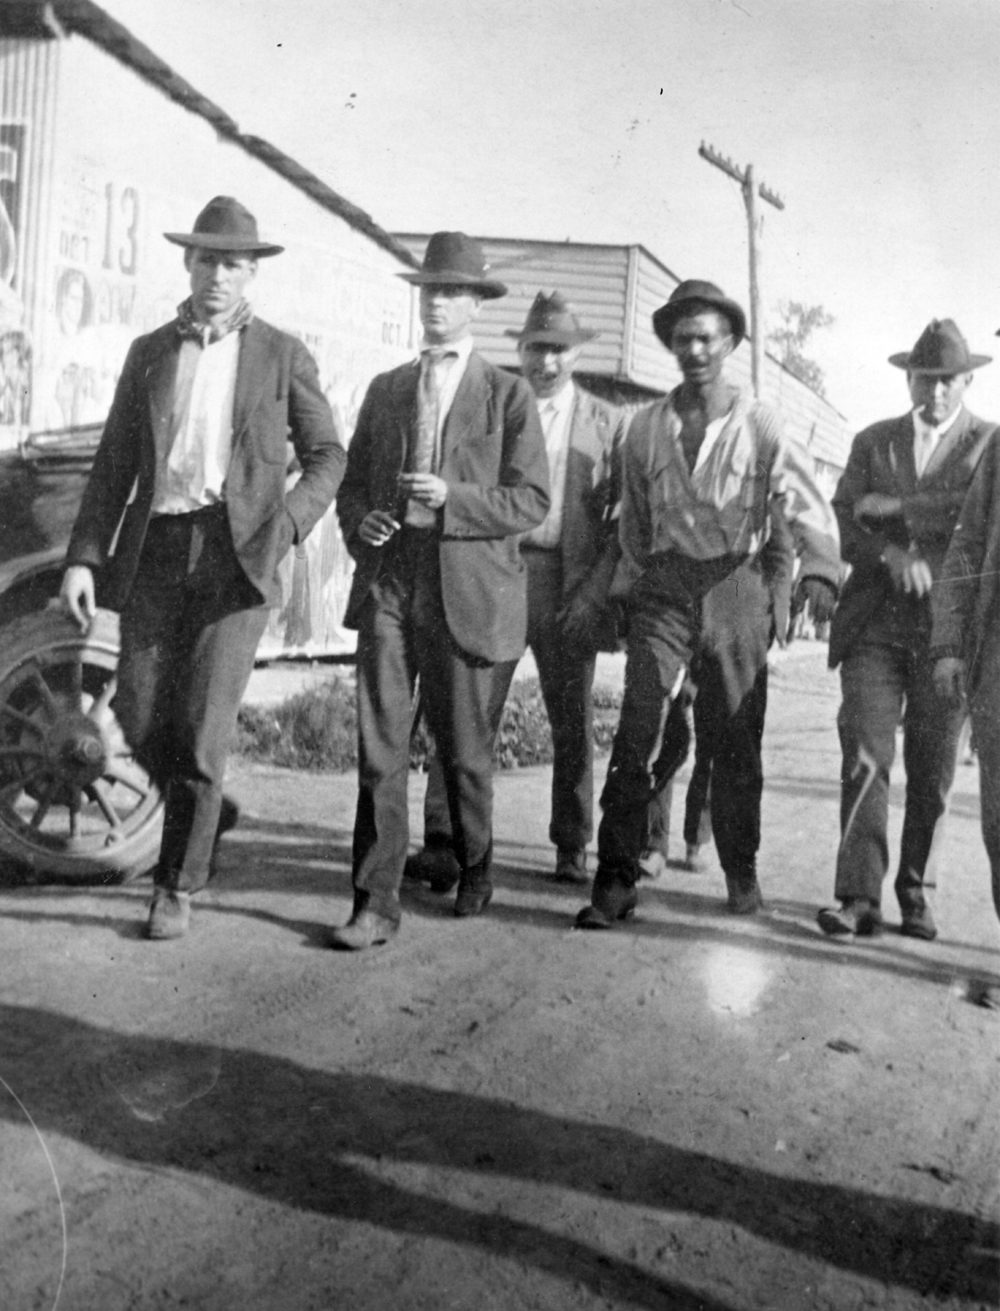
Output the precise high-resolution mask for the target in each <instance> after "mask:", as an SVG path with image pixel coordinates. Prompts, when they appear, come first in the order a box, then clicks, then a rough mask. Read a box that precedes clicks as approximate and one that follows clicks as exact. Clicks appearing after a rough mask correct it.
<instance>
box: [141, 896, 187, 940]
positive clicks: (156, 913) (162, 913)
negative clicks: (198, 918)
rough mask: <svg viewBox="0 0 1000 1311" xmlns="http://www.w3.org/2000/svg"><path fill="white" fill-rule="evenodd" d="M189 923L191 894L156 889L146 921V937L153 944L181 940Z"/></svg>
mask: <svg viewBox="0 0 1000 1311" xmlns="http://www.w3.org/2000/svg"><path fill="white" fill-rule="evenodd" d="M190 923H191V894H190V893H188V892H174V891H172V890H171V889H170V888H156V889H155V890H154V892H153V900H152V902H151V903H150V907H149V919H148V920H147V921H146V937H147V938H151V939H152V940H153V941H154V942H165V941H166V940H167V939H168V938H183V937H184V934H185V933H187V931H188V926H189V925H190Z"/></svg>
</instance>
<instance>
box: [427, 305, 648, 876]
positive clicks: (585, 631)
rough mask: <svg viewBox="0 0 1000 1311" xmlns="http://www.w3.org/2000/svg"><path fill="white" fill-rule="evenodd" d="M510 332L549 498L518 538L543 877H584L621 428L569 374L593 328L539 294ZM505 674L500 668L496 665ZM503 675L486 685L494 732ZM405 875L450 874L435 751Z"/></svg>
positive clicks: (608, 620)
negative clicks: (533, 415)
mask: <svg viewBox="0 0 1000 1311" xmlns="http://www.w3.org/2000/svg"><path fill="white" fill-rule="evenodd" d="M508 336H512V337H516V338H517V341H518V355H519V356H520V360H521V372H522V375H523V376H524V377H525V378H526V379H527V381H528V383H529V384H530V386H531V389H532V391H533V392H534V393H535V400H536V402H537V405H538V409H539V416H540V418H541V421H542V427H543V430H544V433H545V444H546V450H547V455H548V460H549V477H550V483H551V493H552V506H551V508H550V510H549V513H548V515H546V517H545V522H544V523H543V524H541V526H540V527H538V528H535V529H533V530H532V531H531V532H529V533H526V534H525V536H524V537H522V539H521V555H522V558H523V560H524V564H525V567H526V569H527V580H528V631H527V639H528V646H529V647H530V649H531V652H532V654H533V655H534V658H535V664H536V667H537V669H538V678H539V682H540V683H541V689H542V697H543V699H544V701H545V710H546V713H547V714H548V718H549V725H550V727H551V730H552V747H553V766H552V799H551V811H550V820H549V839H550V841H551V842H552V843H553V844H554V846H555V848H556V867H555V875H554V877H555V879H556V880H557V881H558V882H562V883H586V882H588V874H587V851H586V848H587V843H588V842H589V841H590V838H591V836H592V834H593V831H594V819H593V812H594V707H593V697H592V693H593V685H594V670H595V665H596V653H597V651H598V650H600V649H608V650H614V649H616V647H617V632H616V625H615V616H614V615H613V614H612V613H611V612H610V611H609V609H608V605H607V595H608V589H609V587H610V585H611V579H612V577H613V575H614V571H615V565H616V564H617V561H618V556H619V549H618V520H617V517H616V515H617V508H618V497H619V485H618V484H619V476H618V461H619V454H620V447H621V443H622V440H623V439H624V435H625V418H624V414H623V413H622V411H621V410H618V409H616V408H615V407H614V406H611V405H608V404H606V403H605V402H604V401H602V400H599V399H598V398H597V397H596V396H592V395H591V394H590V393H589V392H586V391H584V390H583V388H582V387H580V386H578V385H577V384H576V383H575V382H574V381H573V370H574V369H575V368H576V365H577V361H578V360H579V357H580V351H581V349H582V348H583V346H584V344H585V343H586V342H588V341H591V340H593V338H594V337H596V336H597V333H596V332H591V331H589V330H587V329H585V328H582V327H581V326H580V322H579V320H578V319H577V317H576V315H575V314H574V313H573V311H572V310H571V309H570V307H569V305H568V304H567V302H566V300H565V298H564V297H563V296H562V295H561V294H560V293H559V292H558V291H556V292H553V294H552V295H551V296H546V295H545V294H544V292H541V291H540V292H539V293H538V295H537V296H536V297H535V300H534V303H533V304H532V306H531V308H530V310H529V311H528V316H527V319H526V320H525V323H524V327H523V328H522V329H521V330H520V331H517V330H516V329H508ZM505 672H506V671H505ZM509 687H510V682H509V679H508V680H507V681H505V682H500V683H499V684H498V686H497V688H496V689H495V696H494V699H493V703H492V707H493V712H494V732H496V730H498V729H499V726H500V718H501V715H502V713H503V706H504V702H505V701H506V699H507V693H508V691H509ZM406 874H407V877H408V878H416V879H426V880H427V881H428V882H429V883H430V884H431V887H432V888H434V889H435V890H436V891H439V892H445V891H447V890H448V889H449V888H450V887H452V886H454V884H455V883H456V882H457V880H458V875H459V869H458V863H457V861H456V859H455V855H454V850H453V843H452V835H451V821H450V818H449V813H448V799H447V792H446V789H445V786H444V771H443V768H442V764H441V757H440V755H438V754H437V753H435V754H434V755H433V756H432V758H431V764H430V769H429V772H428V779H427V792H426V794H425V799H424V849H423V851H421V852H418V853H417V854H416V855H415V856H413V857H411V858H410V860H409V861H407V866H406Z"/></svg>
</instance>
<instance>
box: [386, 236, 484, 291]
mask: <svg viewBox="0 0 1000 1311" xmlns="http://www.w3.org/2000/svg"><path fill="white" fill-rule="evenodd" d="M488 268H489V265H488V264H487V263H486V257H485V256H484V255H483V248H482V246H480V244H479V242H478V241H476V239H475V238H474V237H467V236H466V235H465V233H464V232H435V233H434V235H433V236H432V237H431V239H430V241H428V243H427V249H426V250H425V251H424V262H423V265H422V266H421V269H420V272H419V273H401V274H400V275H399V276H400V277H401V278H404V279H405V280H406V281H407V282H412V283H414V284H415V285H416V286H418V287H421V286H426V285H428V284H429V283H430V284H433V285H435V286H439V287H469V288H470V289H471V290H473V291H475V292H478V294H479V295H480V296H482V297H483V299H484V300H497V299H498V298H499V297H500V296H506V295H507V288H506V286H505V285H504V283H502V282H495V281H493V279H491V278H488V277H487V276H486V272H487V269H488Z"/></svg>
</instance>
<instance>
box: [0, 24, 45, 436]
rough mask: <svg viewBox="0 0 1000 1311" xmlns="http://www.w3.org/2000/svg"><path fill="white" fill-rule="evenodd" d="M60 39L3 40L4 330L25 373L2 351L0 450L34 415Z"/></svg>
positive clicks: (0, 196) (0, 326)
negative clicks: (9, 391) (13, 392)
mask: <svg viewBox="0 0 1000 1311" xmlns="http://www.w3.org/2000/svg"><path fill="white" fill-rule="evenodd" d="M59 56H60V46H59V43H58V42H55V41H34V40H20V39H8V40H0V334H3V336H4V337H5V344H6V345H9V346H10V347H13V346H14V345H15V343H19V347H20V354H21V364H20V366H19V367H20V370H21V373H22V377H21V378H20V379H18V381H17V383H16V384H14V380H13V379H12V378H11V377H9V376H8V374H9V373H12V372H13V370H14V368H15V365H14V363H13V351H10V352H9V353H8V352H7V351H5V356H4V368H3V369H2V370H0V374H2V375H3V382H4V386H5V388H10V387H11V386H12V385H16V386H17V388H18V393H19V394H18V398H17V401H16V403H15V400H14V399H13V398H12V397H11V396H10V395H8V397H7V405H6V406H5V407H4V408H3V410H2V411H0V451H2V450H13V449H16V447H17V444H18V441H19V440H20V439H21V438H22V437H23V436H24V434H25V432H26V430H27V426H28V423H29V421H30V414H31V407H32V394H31V377H32V357H33V354H34V352H35V351H36V349H37V343H36V342H35V341H34V340H33V337H34V333H33V325H34V324H36V323H37V321H38V316H39V313H40V312H41V310H42V307H43V302H44V296H45V291H44V287H45V276H44V275H45V262H46V252H47V242H46V240H45V238H46V237H47V235H48V233H49V231H50V228H51V209H52V176H53V167H54V161H53V155H54V150H53V141H54V134H55V122H56V111H57V104H56V97H57V89H58V85H59Z"/></svg>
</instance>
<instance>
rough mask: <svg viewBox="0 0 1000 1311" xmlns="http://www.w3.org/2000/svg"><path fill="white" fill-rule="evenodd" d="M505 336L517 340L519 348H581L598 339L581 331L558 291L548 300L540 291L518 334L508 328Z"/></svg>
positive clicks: (578, 323)
mask: <svg viewBox="0 0 1000 1311" xmlns="http://www.w3.org/2000/svg"><path fill="white" fill-rule="evenodd" d="M505 332H506V335H507V336H508V337H516V338H517V343H518V345H519V346H531V345H532V344H534V343H535V342H544V343H545V344H546V345H550V346H582V345H583V343H584V342H585V341H593V340H594V338H595V337H596V336H597V335H598V334H597V333H596V332H589V331H588V330H587V329H586V328H581V327H580V320H579V319H578V318H577V317H576V315H575V314H574V313H573V311H572V310H571V309H570V307H569V305H568V304H567V303H566V300H565V298H564V297H563V296H562V295H561V294H560V293H559V292H558V291H554V292H553V293H552V295H551V296H546V294H545V292H544V291H540V292H539V293H538V295H537V296H536V297H535V299H534V301H533V302H532V305H531V308H530V309H529V310H528V317H527V318H526V319H525V320H524V327H523V328H522V329H521V331H520V332H518V331H517V329H516V328H507V329H505Z"/></svg>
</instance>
